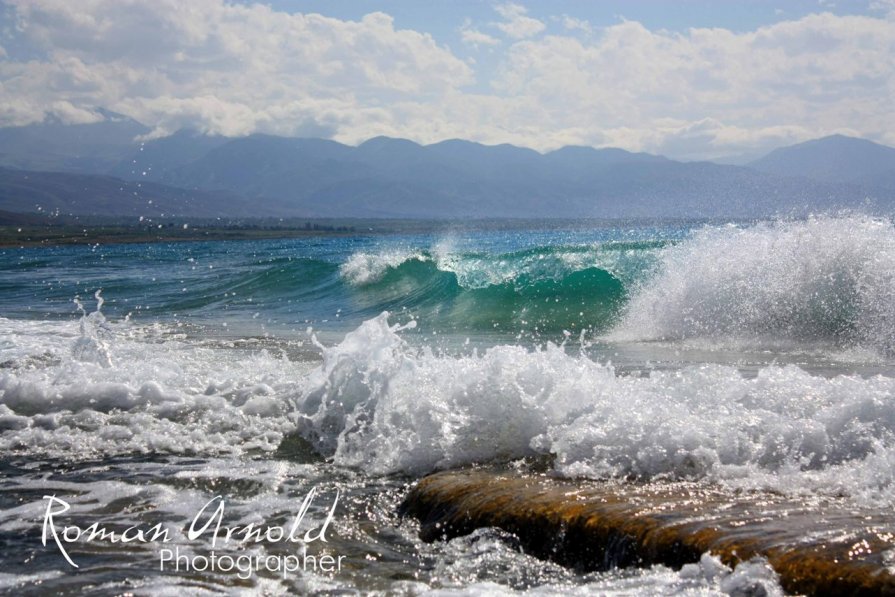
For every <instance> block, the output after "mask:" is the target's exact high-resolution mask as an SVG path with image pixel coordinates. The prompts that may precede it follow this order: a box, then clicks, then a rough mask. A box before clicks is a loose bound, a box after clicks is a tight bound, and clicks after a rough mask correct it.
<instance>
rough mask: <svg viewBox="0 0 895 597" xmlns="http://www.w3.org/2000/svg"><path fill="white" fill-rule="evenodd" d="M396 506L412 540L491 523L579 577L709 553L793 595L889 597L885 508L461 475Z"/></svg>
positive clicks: (679, 486) (892, 524) (448, 476)
mask: <svg viewBox="0 0 895 597" xmlns="http://www.w3.org/2000/svg"><path fill="white" fill-rule="evenodd" d="M401 510H402V514H404V515H409V516H413V517H415V518H417V519H419V521H420V523H421V537H422V538H423V539H424V540H428V541H432V540H436V539H440V538H450V537H455V536H459V535H465V534H468V533H470V532H472V531H473V530H475V529H477V528H481V527H498V528H501V529H504V530H505V531H508V532H510V533H513V534H515V535H516V536H518V538H519V540H520V543H521V545H522V548H523V549H524V550H525V551H527V552H528V553H531V554H533V555H536V556H538V557H543V558H549V559H552V560H554V561H557V562H559V563H561V564H565V565H568V566H573V567H575V568H577V569H580V570H588V571H590V570H607V569H610V568H614V567H619V568H620V567H627V566H650V565H653V564H664V565H667V566H671V567H674V568H679V567H681V566H683V565H684V564H688V563H691V562H698V561H699V559H700V557H701V555H702V554H704V553H707V552H709V553H712V554H714V555H717V556H718V557H719V558H720V559H721V561H722V562H724V563H725V564H726V565H728V566H731V567H733V566H736V565H737V564H738V563H740V562H744V561H748V560H750V559H753V558H756V557H762V558H765V559H766V560H767V561H768V563H769V564H770V565H771V566H772V567H773V568H774V570H775V571H776V572H777V574H778V575H779V577H780V583H781V585H782V586H783V588H784V589H785V590H786V591H789V592H793V593H800V594H813V595H895V513H893V512H889V511H884V510H874V509H862V508H857V507H855V506H854V505H852V504H848V503H846V502H845V501H844V500H841V499H836V498H828V497H820V496H813V497H809V498H804V499H802V498H800V499H795V498H791V497H785V496H781V495H776V494H770V493H762V492H731V491H729V490H724V489H721V488H717V487H709V486H706V485H704V484H697V483H683V482H676V483H670V482H669V483H649V484H635V483H622V482H606V483H597V482H588V481H570V480H561V479H555V478H550V477H547V476H537V475H520V474H518V473H508V472H506V471H504V472H500V471H491V470H468V471H449V472H443V473H437V474H434V475H430V476H428V477H425V478H423V479H422V480H420V481H419V482H418V483H417V485H416V486H415V487H414V488H413V489H412V490H411V491H410V493H409V494H408V496H407V498H406V500H405V501H404V503H403V504H402V506H401Z"/></svg>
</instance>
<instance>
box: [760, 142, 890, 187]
mask: <svg viewBox="0 0 895 597" xmlns="http://www.w3.org/2000/svg"><path fill="white" fill-rule="evenodd" d="M749 166H750V167H752V168H754V169H756V170H758V171H760V172H766V173H770V174H777V175H780V176H802V177H804V178H810V179H813V180H820V181H824V182H848V183H856V184H861V185H866V186H870V187H875V186H882V187H890V188H895V149H893V148H891V147H886V146H885V145H880V144H878V143H874V142H873V141H867V140H866V139H856V138H854V137H845V136H843V135H832V136H830V137H823V138H822V139H814V140H813V141H806V142H805V143H799V144H797V145H790V146H789V147H781V148H779V149H775V150H774V151H772V152H770V153H769V154H768V155H766V156H764V157H763V158H761V159H758V160H756V161H754V162H751V163H750V164H749Z"/></svg>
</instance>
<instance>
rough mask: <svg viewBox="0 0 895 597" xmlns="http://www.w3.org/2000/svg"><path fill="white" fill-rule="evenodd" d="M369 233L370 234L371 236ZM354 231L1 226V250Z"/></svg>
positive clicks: (352, 232) (353, 231)
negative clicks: (6, 248)
mask: <svg viewBox="0 0 895 597" xmlns="http://www.w3.org/2000/svg"><path fill="white" fill-rule="evenodd" d="M368 233H369V232H368ZM356 234H358V231H357V229H356V228H353V227H319V228H258V227H250V226H249V227H236V226H228V227H192V226H187V227H183V226H181V227H174V226H171V227H161V228H158V227H156V228H149V227H140V228H137V227H130V226H59V227H56V226H0V247H40V246H56V245H93V244H112V243H115V244H118V243H169V242H191V241H192V242H195V241H210V240H263V239H272V238H304V237H312V236H350V235H356Z"/></svg>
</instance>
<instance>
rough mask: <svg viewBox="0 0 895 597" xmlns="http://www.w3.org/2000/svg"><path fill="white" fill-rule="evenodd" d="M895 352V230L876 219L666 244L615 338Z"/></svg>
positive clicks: (788, 225) (721, 230) (775, 226)
mask: <svg viewBox="0 0 895 597" xmlns="http://www.w3.org/2000/svg"><path fill="white" fill-rule="evenodd" d="M609 338H610V339H614V340H682V339H684V340H687V339H694V338H703V339H705V338H708V339H713V340H716V341H720V342H723V343H727V344H740V345H742V344H758V345H774V344H776V343H779V342H780V341H784V342H785V341H792V342H798V343H813V344H816V345H820V346H825V347H830V346H836V347H852V346H864V347H867V348H872V349H875V350H877V351H880V352H882V353H883V354H891V353H892V352H893V351H895V227H893V225H892V222H890V221H889V220H885V219H875V218H870V217H866V216H856V215H855V216H842V217H833V216H822V217H813V218H809V219H807V220H803V221H778V222H766V223H759V224H755V225H753V226H749V227H745V228H741V227H738V226H734V225H729V226H722V227H705V228H702V229H700V230H697V231H696V232H695V233H694V234H693V235H692V237H691V238H690V239H688V240H687V241H686V242H683V243H680V244H678V245H675V246H669V247H666V248H665V249H664V250H663V251H662V253H661V255H660V256H659V261H658V265H657V268H656V273H655V274H654V275H653V276H649V277H646V278H645V279H644V280H643V281H642V282H640V283H639V284H638V285H637V286H636V288H635V289H634V291H633V292H632V297H631V299H630V301H629V302H628V304H627V305H626V307H625V309H624V314H623V317H622V319H621V321H620V323H619V324H618V325H617V326H616V327H615V329H614V331H613V332H612V333H611V334H610V335H609Z"/></svg>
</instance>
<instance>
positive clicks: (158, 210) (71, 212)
mask: <svg viewBox="0 0 895 597" xmlns="http://www.w3.org/2000/svg"><path fill="white" fill-rule="evenodd" d="M0 210H2V211H4V212H15V213H25V214H43V215H61V216H79V215H80V216H87V215H100V216H124V217H128V216H133V217H135V218H139V217H140V216H143V217H146V218H158V217H254V216H258V215H266V216H280V215H296V216H297V215H302V214H300V213H299V212H298V211H297V210H295V209H292V208H288V207H284V206H283V205H281V204H279V203H278V202H276V201H269V202H267V203H266V204H265V205H263V206H259V205H258V204H257V202H255V201H249V200H247V199H245V198H244V197H240V196H238V195H235V194H233V193H228V192H215V193H211V192H207V191H188V190H185V189H178V188H173V187H168V186H165V185H160V184H155V183H140V182H133V181H124V180H121V179H118V178H112V177H110V176H98V175H93V174H69V173H64V172H34V171H24V170H9V169H6V168H0ZM7 215H8V214H7ZM7 219H8V218H7Z"/></svg>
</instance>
